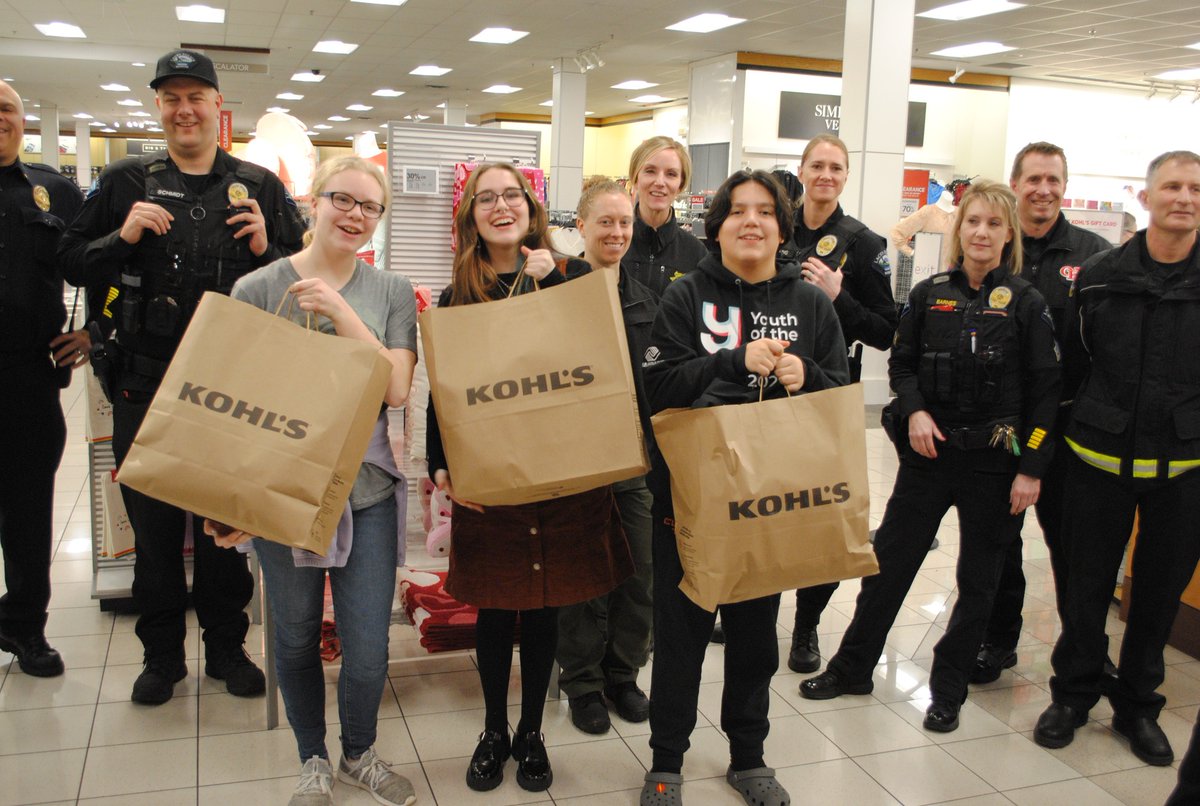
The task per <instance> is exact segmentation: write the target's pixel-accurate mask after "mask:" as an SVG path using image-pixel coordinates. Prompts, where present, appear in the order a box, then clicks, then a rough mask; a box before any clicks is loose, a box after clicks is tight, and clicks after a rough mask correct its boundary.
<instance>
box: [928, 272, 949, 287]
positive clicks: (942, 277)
mask: <svg viewBox="0 0 1200 806" xmlns="http://www.w3.org/2000/svg"><path fill="white" fill-rule="evenodd" d="M930 282H932V283H933V284H934V285H937V284H938V283H948V282H950V275H949V274H936V275H934V276H933V277H932V278H931V279H930Z"/></svg>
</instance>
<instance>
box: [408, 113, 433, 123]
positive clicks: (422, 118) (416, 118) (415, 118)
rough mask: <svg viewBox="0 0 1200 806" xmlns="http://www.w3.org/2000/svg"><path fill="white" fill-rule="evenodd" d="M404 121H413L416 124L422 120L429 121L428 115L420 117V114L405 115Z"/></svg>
mask: <svg viewBox="0 0 1200 806" xmlns="http://www.w3.org/2000/svg"><path fill="white" fill-rule="evenodd" d="M404 119H405V120H415V121H416V122H417V123H420V122H421V121H422V120H429V115H422V114H420V113H418V114H416V115H405V116H404Z"/></svg>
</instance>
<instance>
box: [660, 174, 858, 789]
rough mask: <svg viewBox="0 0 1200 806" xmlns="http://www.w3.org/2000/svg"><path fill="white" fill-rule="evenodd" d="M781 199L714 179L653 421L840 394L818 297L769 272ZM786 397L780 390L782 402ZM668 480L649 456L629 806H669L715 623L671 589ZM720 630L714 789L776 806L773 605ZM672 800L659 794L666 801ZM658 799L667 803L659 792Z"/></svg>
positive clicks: (770, 186) (772, 186)
mask: <svg viewBox="0 0 1200 806" xmlns="http://www.w3.org/2000/svg"><path fill="white" fill-rule="evenodd" d="M790 226H791V209H790V206H789V203H788V200H787V195H786V193H785V191H784V190H783V188H782V187H781V186H780V185H779V183H778V181H777V180H775V178H774V177H772V176H771V175H770V174H768V173H766V172H764V171H755V172H753V173H751V172H749V171H739V172H738V173H735V174H734V175H733V176H731V177H730V178H729V179H727V180H726V181H725V183H724V184H723V185H722V186H721V188H720V190H718V191H717V195H716V197H715V198H714V199H713V204H712V207H711V209H710V212H709V214H708V217H707V219H706V220H705V232H706V234H707V236H708V242H709V244H710V245H712V247H713V249H714V252H713V253H712V254H710V255H709V256H707V257H705V258H704V259H703V260H702V261H701V262H700V265H699V267H698V270H697V271H695V272H692V273H690V274H688V275H686V276H684V277H682V278H680V279H678V280H677V281H676V282H674V283H672V284H671V285H670V286H669V287H668V288H667V290H666V292H665V293H664V295H663V298H662V302H661V305H660V308H659V312H658V316H657V317H656V318H655V321H654V327H653V329H652V331H651V337H650V342H651V345H650V348H649V351H648V356H649V358H650V363H649V364H648V366H647V369H646V388H647V392H648V394H649V396H650V406H651V409H652V410H653V411H656V412H657V411H661V410H663V409H667V408H672V407H679V406H690V407H693V408H696V407H703V406H719V405H725V404H736V403H750V402H754V401H757V400H758V398H759V385H760V383H765V384H766V388H765V390H764V397H768V398H771V397H783V396H784V395H785V394H787V393H788V392H790V393H792V394H797V393H801V392H814V391H818V390H821V389H828V388H831V387H834V386H841V385H844V384H846V383H849V380H850V376H849V369H848V366H847V361H846V345H845V342H844V341H843V340H842V331H841V327H840V326H839V325H838V319H837V314H836V313H835V312H834V309H833V304H832V303H831V302H830V301H829V298H828V297H827V296H826V295H825V294H823V293H822V292H821V291H819V290H818V289H816V288H815V287H813V286H812V285H810V284H808V283H805V282H803V280H802V278H801V276H800V269H799V266H796V265H794V264H785V265H783V266H777V265H776V253H777V251H778V249H779V246H780V244H781V243H782V242H783V238H784V237H786V236H787V235H789V234H790V233H789V228H790ZM784 387H786V389H787V392H785V391H784ZM669 481H670V477H669V472H668V469H667V467H666V464H665V463H664V461H663V459H662V456H661V455H660V454H658V452H657V451H655V454H654V456H653V467H652V470H651V479H650V482H651V491H652V493H653V494H654V511H653V514H654V538H653V543H654V635H655V639H654V641H655V648H654V667H653V676H652V680H651V701H650V729H651V736H650V746H651V747H652V748H653V750H654V766H653V768H652V769H651V771H650V772H649V773H648V774H647V776H646V786H645V788H644V789H643V790H642V803H643V804H647V803H655V802H657V801H655V797H656V796H658V795H668V797H670V796H671V794H673V795H675V796H678V794H679V787H680V786H681V784H682V778H681V777H680V774H679V773H680V770H681V769H682V766H683V754H684V752H685V751H686V750H687V748H688V746H689V736H690V735H691V732H692V729H693V728H694V727H695V723H696V702H697V697H698V694H699V689H700V667H701V665H702V663H703V661H704V652H705V647H706V646H707V644H708V639H709V636H710V635H711V634H712V628H713V624H714V622H715V619H716V614H715V613H709V612H708V611H706V610H703V609H701V608H700V607H698V606H697V605H696V604H694V603H693V602H692V601H691V600H690V599H688V598H687V597H686V596H684V594H683V593H682V592H681V591H680V590H679V582H680V580H681V579H682V578H683V569H682V567H681V565H680V562H679V554H678V552H677V550H676V547H675V534H674V530H673V527H672V524H673V510H672V505H671V496H670V483H669ZM720 612H721V618H722V622H723V623H724V625H725V631H726V648H725V692H724V696H723V698H722V705H721V728H722V730H724V731H725V733H726V734H727V735H728V737H729V745H730V748H729V749H730V767H729V771H728V773H727V775H726V779H727V780H728V781H729V783H730V785H731V786H733V787H734V788H735V789H736V790H738V792H739V793H741V794H742V796H743V797H745V798H746V799H747V802H751V799H752V798H753V799H754V800H753V802H755V803H763V804H773V805H774V806H781V805H782V804H786V803H788V802H789V800H788V795H787V792H786V791H784V789H783V787H782V786H780V785H779V783H778V781H777V780H776V779H775V776H774V771H773V770H771V769H770V768H768V767H766V766H765V765H764V762H763V741H764V739H765V738H766V736H767V732H768V730H769V727H770V724H769V722H768V720H767V706H768V701H769V683H770V680H771V676H772V675H773V674H774V673H775V671H776V669H777V668H778V666H779V648H778V643H777V640H776V634H775V620H776V617H777V616H778V613H779V594H775V595H773V596H766V597H762V598H760V599H753V600H750V601H746V602H738V603H736V604H731V605H722V606H721V607H720ZM672 790H673V792H672ZM669 792H670V793H671V794H668V793H669Z"/></svg>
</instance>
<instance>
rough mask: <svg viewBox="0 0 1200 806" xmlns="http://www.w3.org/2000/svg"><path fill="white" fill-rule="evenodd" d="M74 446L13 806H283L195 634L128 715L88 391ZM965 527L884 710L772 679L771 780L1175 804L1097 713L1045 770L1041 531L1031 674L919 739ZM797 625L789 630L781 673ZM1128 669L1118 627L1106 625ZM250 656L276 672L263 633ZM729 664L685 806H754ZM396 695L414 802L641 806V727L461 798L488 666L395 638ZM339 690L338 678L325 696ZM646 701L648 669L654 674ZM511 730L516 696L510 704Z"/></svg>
mask: <svg viewBox="0 0 1200 806" xmlns="http://www.w3.org/2000/svg"><path fill="white" fill-rule="evenodd" d="M63 402H64V408H65V409H66V410H67V412H68V423H69V427H70V436H69V442H68V447H67V453H66V457H65V458H64V460H63V465H62V469H61V470H60V471H59V474H58V483H57V493H56V500H55V504H56V507H55V528H56V532H57V534H56V545H55V558H54V568H53V579H54V598H53V600H52V601H51V608H52V609H51V613H50V621H49V625H48V629H47V632H48V634H49V636H50V637H51V641H52V643H53V644H54V645H55V646H56V647H57V648H58V649H59V650H60V651H61V652H62V654H63V657H64V659H65V661H66V664H67V673H66V674H65V675H64V676H63V677H61V678H56V679H50V680H40V679H33V678H30V677H28V676H26V675H24V674H22V673H21V672H20V670H19V669H18V668H17V666H16V664H15V663H13V662H12V657H11V656H9V655H6V654H3V653H0V806H5V805H6V804H18V803H20V804H26V803H88V804H101V803H111V804H154V805H155V806H162V805H164V804H176V803H178V804H185V803H186V804H229V803H256V804H257V803H286V801H287V798H288V796H289V794H290V792H291V789H292V786H293V784H294V781H295V775H296V773H297V772H298V766H299V762H298V760H297V759H296V757H295V744H294V742H293V740H292V736H291V732H290V731H288V730H287V728H286V727H283V728H281V729H279V730H274V731H268V730H266V717H265V705H264V701H263V700H261V699H258V700H249V701H247V700H241V699H237V698H233V697H230V696H229V695H227V694H225V693H224V692H223V687H222V686H221V685H220V684H214V682H213V681H211V680H208V679H207V678H204V677H203V676H202V675H201V674H200V663H199V662H197V660H196V659H197V658H198V657H200V654H201V642H200V641H199V638H198V634H197V630H196V626H195V619H194V617H191V616H189V625H190V629H189V638H188V644H187V654H188V657H189V659H190V660H189V667H190V669H191V675H190V676H189V677H188V678H187V679H186V680H185V681H184V682H182V683H180V684H179V686H177V688H176V696H175V699H173V700H172V701H171V702H170V703H169V704H168V705H164V706H161V707H159V708H147V707H143V706H137V705H134V704H133V703H131V702H129V690H130V686H131V684H132V681H133V678H134V677H135V676H136V675H137V673H138V672H139V670H140V666H139V665H138V664H139V662H140V658H141V648H140V646H139V644H138V642H137V639H136V637H135V636H134V635H133V633H132V629H133V618H132V617H130V616H121V615H117V616H114V615H112V614H110V613H102V612H100V610H99V608H98V606H97V604H96V603H95V602H94V601H92V600H91V596H90V593H91V588H90V578H91V561H90V554H89V552H90V539H89V530H90V522H89V519H88V494H87V490H86V487H85V481H86V473H87V452H86V448H85V445H84V442H83V425H82V400H81V392H80V388H79V386H78V384H76V385H75V386H72V387H71V388H70V389H68V390H66V391H65V392H64V393H63ZM868 451H869V454H870V477H871V481H872V484H873V487H872V490H873V498H874V500H873V501H872V511H873V513H874V516H875V521H876V522H877V521H878V519H879V517H880V515H881V514H882V512H883V505H884V502H885V500H886V497H887V494H888V492H889V491H890V488H891V481H892V478H893V476H894V474H895V468H896V460H895V456H894V454H893V453H892V451H891V447H890V446H889V445H887V443H886V442H885V441H884V438H883V436H882V432H881V431H879V430H871V431H869V432H868ZM956 524H957V521H956V519H955V518H954V517H953V516H950V517H948V519H947V522H946V523H945V524H944V525H943V527H942V529H941V532H940V534H939V540H940V542H941V548H939V549H938V550H936V551H933V552H931V553H930V554H929V556H928V558H927V560H926V562H925V565H924V568H923V569H922V571H921V574H920V578H919V579H918V580H917V584H916V585H914V587H913V590H912V592H911V594H910V595H909V597H908V598H907V600H906V606H905V608H904V610H903V611H902V613H901V615H900V618H899V619H898V620H897V623H896V626H895V628H894V629H893V630H892V632H891V635H890V638H889V644H888V648H887V650H886V652H885V655H884V657H883V658H882V659H881V663H880V665H879V666H878V667H877V668H876V672H875V682H876V686H875V691H874V693H873V694H872V695H870V696H863V697H843V698H841V699H837V700H830V701H824V702H812V701H809V700H804V699H801V698H800V697H799V695H798V692H797V685H798V684H799V682H800V680H801V676H800V675H795V674H791V673H789V672H788V671H787V670H786V669H784V670H783V671H781V672H780V673H779V674H778V675H776V677H775V683H774V686H773V694H774V696H773V697H772V699H771V734H770V736H769V737H768V739H767V761H768V763H770V764H773V765H774V766H775V767H776V768H777V769H778V773H779V778H780V780H781V781H782V782H783V784H784V785H785V786H787V787H788V788H789V789H790V790H791V792H792V795H793V798H794V802H796V803H798V804H799V803H805V804H855V805H856V806H857V805H858V804H862V805H864V806H865V805H867V804H897V803H902V804H932V803H948V802H953V803H956V804H962V806H967V804H970V805H971V806H992V804H1008V803H1015V804H1021V805H1022V806H1034V805H1035V804H1050V805H1051V806H1060V805H1061V804H1076V803H1088V804H1093V805H1094V806H1100V805H1101V804H1118V803H1125V804H1160V803H1162V802H1163V800H1164V799H1165V798H1166V796H1167V793H1168V792H1170V790H1171V788H1172V787H1173V786H1174V782H1175V776H1176V768H1175V767H1168V768H1165V769H1163V768H1154V767H1148V766H1146V765H1144V764H1142V763H1141V762H1139V761H1138V760H1137V759H1136V758H1134V757H1133V755H1132V754H1130V752H1129V750H1128V748H1127V746H1126V743H1125V742H1124V741H1123V740H1121V739H1120V738H1118V737H1117V736H1115V735H1114V734H1113V732H1112V731H1111V730H1110V728H1109V717H1110V715H1111V711H1109V710H1108V709H1107V706H1106V705H1104V704H1101V705H1100V706H1098V707H1097V708H1096V709H1094V710H1093V712H1092V718H1093V719H1092V721H1091V722H1089V723H1088V725H1087V726H1086V727H1084V728H1083V729H1081V730H1080V731H1079V733H1078V734H1077V737H1076V740H1075V742H1074V744H1072V745H1071V746H1070V747H1068V748H1066V749H1064V750H1060V751H1054V752H1051V751H1047V750H1044V749H1042V748H1040V747H1038V746H1037V745H1035V744H1034V743H1033V741H1032V730H1033V726H1034V723H1035V721H1036V719H1037V716H1038V714H1039V713H1040V712H1041V710H1042V709H1043V708H1044V707H1045V706H1046V704H1047V703H1048V702H1049V700H1050V695H1049V692H1048V690H1047V682H1046V681H1047V679H1048V678H1049V675H1050V663H1049V656H1050V648H1051V645H1050V642H1051V641H1053V640H1054V638H1055V637H1056V636H1057V633H1058V622H1057V619H1056V617H1055V613H1054V604H1053V601H1054V592H1053V582H1052V581H1051V578H1050V572H1049V567H1048V560H1047V559H1046V549H1045V546H1044V544H1043V543H1042V541H1041V537H1040V534H1039V531H1038V528H1037V525H1036V523H1035V521H1034V519H1033V518H1032V517H1030V518H1029V519H1028V521H1027V524H1026V528H1025V536H1026V544H1025V553H1026V558H1027V563H1026V574H1027V576H1028V578H1029V592H1028V596H1027V598H1026V603H1025V619H1026V620H1025V631H1024V635H1023V639H1022V642H1021V647H1020V662H1019V663H1018V664H1017V666H1016V667H1015V668H1014V669H1012V670H1008V671H1005V672H1004V674H1003V675H1002V676H1001V678H1000V680H999V681H997V682H996V683H993V684H991V685H988V686H982V687H973V688H972V691H971V695H970V700H969V701H968V703H967V705H966V707H965V708H964V710H963V715H962V727H961V728H959V730H958V731H956V732H955V733H952V734H932V733H927V732H925V731H923V730H922V729H921V727H920V722H921V718H922V715H923V712H924V708H925V706H926V705H927V702H928V701H927V697H928V689H927V682H928V675H929V667H930V662H931V659H932V648H933V645H934V643H936V641H937V638H938V636H939V635H940V634H941V632H942V626H941V625H944V624H945V622H946V620H947V618H948V617H949V608H950V607H951V606H952V605H953V602H954V591H953V567H954V562H955V557H956V556H957V550H958V530H957V525H956ZM419 532H420V529H419V527H418V528H417V529H416V530H413V539H411V540H410V554H411V556H412V557H413V558H414V559H416V560H417V562H421V561H422V560H421V559H420V558H421V557H422V556H423V552H424V546H423V543H422V542H421V541H420V540H418V539H417V537H418V533H419ZM857 588H858V586H857V584H854V583H847V584H843V585H842V586H841V588H840V589H839V590H838V593H837V594H836V596H835V597H834V600H833V604H832V605H831V607H830V609H829V610H828V611H827V612H826V614H825V617H824V619H823V620H822V623H821V628H820V634H821V644H822V647H824V648H825V649H827V650H833V649H834V648H835V647H836V646H837V643H838V641H839V639H840V637H841V633H842V631H843V630H844V629H845V627H846V624H847V623H848V622H849V618H850V616H851V615H852V614H853V609H854V596H855V594H856V592H857ZM792 615H793V608H792V607H790V606H787V602H786V599H785V606H784V608H783V609H782V611H781V613H780V618H779V636H780V645H781V648H782V649H783V651H784V652H785V653H786V647H787V641H788V629H789V628H790V625H791V621H792ZM1109 626H1110V633H1111V634H1112V636H1113V638H1112V642H1113V649H1114V652H1115V650H1116V646H1117V645H1118V644H1119V642H1120V638H1121V633H1122V631H1123V627H1124V625H1123V624H1122V623H1121V622H1120V621H1119V620H1118V619H1117V618H1116V616H1115V611H1114V615H1113V617H1112V618H1111V619H1110V623H1109ZM249 641H250V646H251V651H252V652H254V651H259V652H261V641H262V636H261V631H260V630H259V629H258V628H252V630H251V633H250V636H249ZM721 652H722V650H721V648H720V647H717V646H712V647H710V648H709V650H708V659H707V661H706V663H705V669H704V677H703V680H704V685H703V688H702V690H701V693H700V704H699V712H700V713H699V719H698V724H697V728H696V732H695V734H694V735H693V737H692V750H691V751H690V752H689V753H688V756H687V761H686V766H685V770H684V772H685V775H686V776H687V784H686V787H685V793H686V796H687V799H688V803H690V804H693V805H696V804H705V806H708V804H714V805H716V806H720V804H730V805H731V806H735V805H736V804H738V803H740V802H741V800H740V798H738V797H737V796H736V795H735V794H734V793H733V792H732V790H730V789H729V787H728V786H727V785H726V784H725V783H724V780H723V779H722V777H721V776H722V774H723V772H724V769H725V765H726V763H727V761H728V749H727V743H726V740H725V738H724V737H723V736H722V734H721V732H720V730H719V729H718V728H717V727H715V725H716V723H717V722H718V711H719V704H720V691H721V676H722V664H721ZM391 654H392V657H393V659H394V660H393V662H392V665H391V671H390V674H391V680H390V683H391V685H390V686H389V687H388V688H387V689H386V690H385V693H384V702H383V708H382V710H381V713H380V725H379V740H378V744H377V747H378V750H379V752H380V754H381V755H382V756H383V757H384V758H386V759H388V760H390V761H392V762H394V764H395V765H396V769H397V770H398V771H400V772H401V773H402V774H404V775H407V776H408V777H409V778H410V779H411V780H412V781H413V783H414V785H415V786H416V789H417V793H418V796H419V801H418V802H419V803H425V804H433V803H437V804H442V806H447V805H448V804H449V805H451V806H458V804H466V805H467V806H470V805H471V804H479V805H480V806H485V805H486V806H499V805H501V804H517V803H560V804H571V805H572V806H618V805H619V804H634V803H636V802H637V793H638V791H639V789H640V786H641V778H642V775H643V773H644V772H645V769H646V768H647V765H648V764H649V761H650V750H649V747H648V746H647V734H648V732H649V729H648V726H647V725H645V724H642V725H630V724H626V723H623V722H621V721H620V720H619V719H616V718H614V730H613V731H612V732H610V733H609V734H608V735H607V736H603V737H591V736H586V735H584V734H582V733H580V732H578V731H576V730H575V729H574V728H573V727H572V726H571V724H570V721H569V719H568V716H567V708H566V702H565V701H551V702H549V703H548V704H547V706H546V722H545V732H546V737H547V744H548V745H549V747H550V757H551V760H552V761H553V763H554V769H555V782H554V786H553V787H552V788H551V789H550V790H549V792H546V793H540V794H531V793H527V792H524V791H523V790H521V789H519V788H518V787H517V786H516V784H515V782H514V781H513V776H512V775H511V768H510V774H509V775H508V776H507V777H506V779H505V781H504V784H503V785H502V786H501V787H500V788H498V789H497V790H495V791H493V792H491V793H487V794H478V793H473V792H470V791H468V790H467V789H466V787H465V785H464V782H463V772H464V770H465V767H466V762H467V757H468V756H469V755H470V753H471V751H472V749H473V746H474V741H475V736H476V734H477V732H478V731H479V729H480V725H481V724H482V719H483V712H482V707H483V700H482V696H481V694H480V691H479V686H478V680H477V678H476V675H475V667H474V662H473V658H472V657H471V656H470V655H468V654H465V653H462V654H454V655H449V656H429V655H427V654H426V653H425V651H424V650H423V649H422V648H421V647H420V646H419V645H418V643H417V641H416V636H415V635H414V633H413V631H412V630H411V629H410V628H409V627H402V626H397V627H394V628H393V631H392V642H391ZM1166 661H1167V663H1168V667H1167V680H1166V684H1165V685H1164V687H1163V691H1164V693H1165V694H1166V696H1167V699H1168V703H1167V705H1168V708H1167V710H1166V711H1164V713H1163V716H1162V720H1161V724H1162V726H1163V728H1164V729H1165V730H1166V732H1167V734H1168V736H1169V737H1170V738H1171V741H1172V743H1173V745H1174V747H1175V752H1176V755H1177V756H1180V755H1182V754H1183V752H1184V750H1185V749H1186V747H1187V741H1188V738H1189V735H1190V731H1191V726H1192V723H1193V721H1194V720H1195V718H1196V712H1197V707H1198V706H1200V661H1196V660H1193V659H1192V658H1190V657H1188V656H1186V655H1184V654H1182V653H1180V652H1177V651H1175V650H1173V649H1168V650H1167V653H1166ZM335 674H336V671H335V670H330V672H329V679H330V681H332V680H334V679H336V678H335ZM642 680H643V682H644V683H648V681H649V673H648V670H647V671H646V672H643V675H642ZM511 690H512V702H513V703H514V707H513V708H512V713H513V719H514V721H515V719H516V707H515V703H516V701H517V697H518V696H519V693H518V692H519V684H518V673H517V672H516V670H514V680H513V687H512V689H511ZM329 701H330V707H329V709H328V718H329V721H330V724H331V729H330V745H331V748H332V749H333V750H334V753H335V754H336V752H337V751H336V737H337V727H336V710H335V706H334V705H333V700H332V697H330V699H329ZM335 797H336V799H337V802H339V803H345V804H350V803H362V804H366V803H371V802H372V801H371V800H370V799H369V797H367V796H366V795H365V793H363V792H362V791H361V790H356V789H352V788H351V787H346V786H342V787H339V788H337V789H335Z"/></svg>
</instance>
